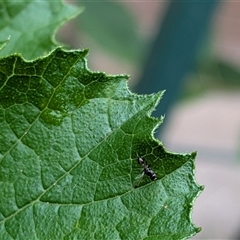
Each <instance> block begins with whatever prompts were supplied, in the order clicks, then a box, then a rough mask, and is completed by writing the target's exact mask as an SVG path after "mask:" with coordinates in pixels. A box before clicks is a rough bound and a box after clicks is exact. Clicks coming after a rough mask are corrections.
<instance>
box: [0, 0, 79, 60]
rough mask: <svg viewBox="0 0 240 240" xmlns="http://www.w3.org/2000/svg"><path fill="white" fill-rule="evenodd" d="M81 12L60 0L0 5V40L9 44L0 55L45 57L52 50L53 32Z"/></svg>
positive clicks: (11, 2) (2, 3)
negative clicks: (14, 54)
mask: <svg viewBox="0 0 240 240" xmlns="http://www.w3.org/2000/svg"><path fill="white" fill-rule="evenodd" d="M81 10H82V9H80V8H76V7H74V6H72V5H69V4H64V3H62V1H61V0H55V1H46V0H43V1H39V0H23V1H12V0H4V1H1V2H0V32H1V39H0V40H2V41H3V40H6V39H7V38H8V37H9V36H11V41H10V42H9V43H8V45H7V46H6V47H5V48H4V49H3V50H1V51H0V56H6V55H8V54H11V53H21V54H22V55H23V57H24V58H26V59H33V58H36V57H39V56H41V55H44V54H46V53H47V52H48V51H50V50H52V49H54V48H55V47H56V42H55V41H54V39H53V33H54V32H55V31H56V30H57V29H58V28H59V26H60V25H61V24H63V23H64V22H65V21H67V20H69V19H70V18H73V17H74V16H76V15H77V14H79V13H80V12H81Z"/></svg>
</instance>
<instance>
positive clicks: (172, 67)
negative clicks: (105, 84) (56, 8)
mask: <svg viewBox="0 0 240 240" xmlns="http://www.w3.org/2000/svg"><path fill="white" fill-rule="evenodd" d="M69 3H70V4H71V1H69ZM74 4H79V6H84V7H85V11H84V12H83V13H82V14H81V15H79V17H78V18H77V19H75V20H73V21H70V22H69V23H68V24H67V25H65V26H64V27H63V28H62V29H61V30H60V31H59V33H58V35H57V39H58V40H59V41H61V42H64V43H66V44H67V45H69V46H70V47H71V48H89V49H90V50H91V51H90V55H89V63H88V66H89V68H90V69H92V70H99V71H105V72H106V73H108V74H119V73H127V74H129V75H130V76H131V78H130V81H129V88H130V89H131V91H133V92H137V93H141V94H144V93H145V94H148V93H153V92H157V91H160V90H163V89H166V90H167V91H166V93H165V95H164V98H163V99H162V100H161V102H160V105H159V107H158V108H157V109H156V111H155V112H154V115H155V116H160V115H165V120H164V123H163V124H162V125H161V126H160V129H159V131H158V132H157V133H156V137H158V138H159V139H160V140H161V141H162V142H163V144H164V145H165V146H166V147H167V149H168V150H170V151H173V152H192V151H198V157H197V162H196V178H197V182H198V183H199V184H200V185H205V190H204V192H203V193H202V194H201V195H200V196H199V198H198V199H197V200H196V202H195V205H194V211H193V216H192V218H193V222H194V223H195V224H196V225H197V226H201V227H202V231H201V232H200V233H199V234H198V235H197V236H195V237H193V239H240V191H239V189H240V2H238V1H195V0H193V1H170V0H169V1H160V0H159V1H137V2H135V1H121V2H120V1H106V2H105V1H101V2H97V1H94V2H93V1H86V0H85V1H80V0H79V2H74Z"/></svg>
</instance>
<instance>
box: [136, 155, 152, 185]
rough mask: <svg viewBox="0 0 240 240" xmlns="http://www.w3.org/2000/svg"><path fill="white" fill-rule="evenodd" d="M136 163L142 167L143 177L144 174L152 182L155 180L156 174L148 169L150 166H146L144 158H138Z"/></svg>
mask: <svg viewBox="0 0 240 240" xmlns="http://www.w3.org/2000/svg"><path fill="white" fill-rule="evenodd" d="M137 162H138V164H140V165H141V166H142V167H143V171H142V173H143V175H144V174H145V175H147V176H149V177H150V179H151V180H153V181H155V180H157V175H156V173H155V172H154V171H153V170H152V169H151V168H150V165H148V164H147V161H146V160H145V159H144V158H141V157H138V158H137Z"/></svg>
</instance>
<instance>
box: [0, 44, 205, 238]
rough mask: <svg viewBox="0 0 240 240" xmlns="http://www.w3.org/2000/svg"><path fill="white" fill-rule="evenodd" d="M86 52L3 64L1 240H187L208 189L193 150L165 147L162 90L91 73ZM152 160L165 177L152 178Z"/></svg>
mask: <svg viewBox="0 0 240 240" xmlns="http://www.w3.org/2000/svg"><path fill="white" fill-rule="evenodd" d="M86 54H87V51H86V50H83V51H65V50H63V49H61V48H57V49H56V50H54V51H53V52H52V53H51V54H50V55H48V56H47V57H44V58H40V59H37V60H35V61H32V62H27V61H25V60H23V58H22V57H21V56H20V55H17V54H15V55H12V56H9V57H6V58H2V59H0V239H87V240H89V239H96V240H99V239H114V240H115V239H124V240H125V239H151V240H153V239H184V238H187V237H190V236H192V235H194V234H196V233H197V232H198V231H199V228H197V227H195V225H194V224H193V223H192V221H191V217H190V214H191V210H192V204H193V201H194V199H195V198H196V197H197V196H198V194H199V193H200V191H201V190H202V188H201V187H200V186H199V185H198V184H197V183H196V181H195V177H194V168H195V167H194V159H195V155H196V154H195V153H192V154H175V153H170V152H168V151H166V150H165V148H164V147H163V145H162V144H161V143H160V142H159V141H158V140H156V139H154V138H153V136H152V133H153V131H154V129H155V128H156V127H157V126H158V125H159V124H160V123H161V121H162V119H156V118H152V117H150V114H151V112H152V111H153V110H154V108H155V106H156V104H157V103H158V102H159V100H160V98H161V96H162V93H158V94H153V95H136V94H134V93H131V92H130V91H129V90H128V87H127V78H128V77H127V76H125V75H119V76H108V75H106V74H105V73H102V72H91V71H90V70H89V69H88V68H87V66H86V59H85V56H86ZM137 156H142V157H144V158H145V159H146V160H147V161H148V164H149V165H151V169H152V170H153V171H154V172H155V173H156V175H157V178H158V179H157V180H156V181H151V179H150V178H149V177H148V176H146V175H145V176H143V178H142V179H141V181H140V183H139V184H138V188H136V185H135V178H136V176H137V175H139V174H140V173H141V172H142V167H141V166H140V165H139V164H138V162H137Z"/></svg>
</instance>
